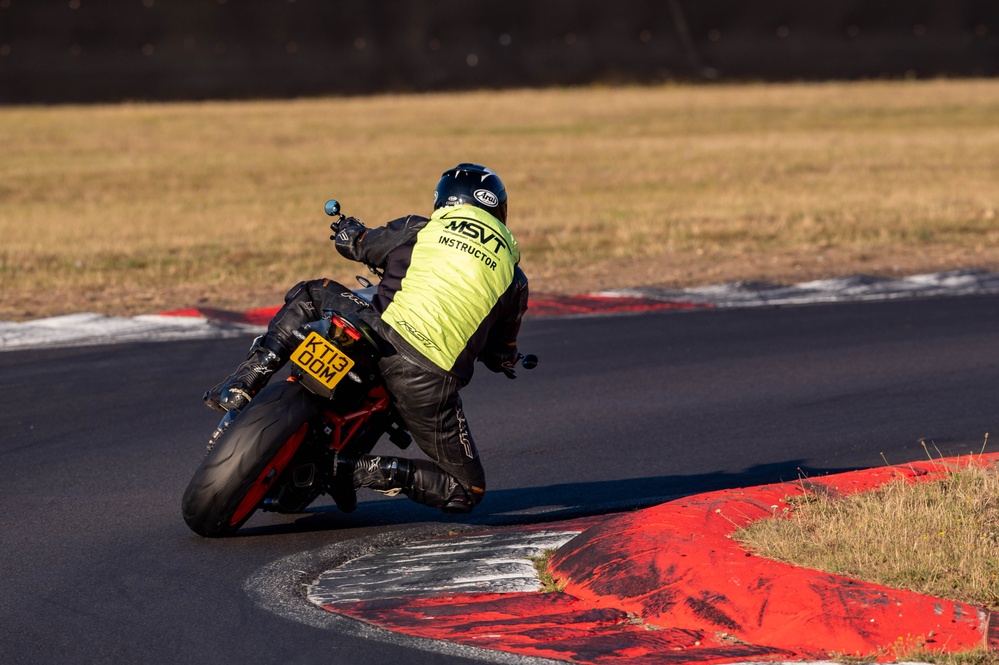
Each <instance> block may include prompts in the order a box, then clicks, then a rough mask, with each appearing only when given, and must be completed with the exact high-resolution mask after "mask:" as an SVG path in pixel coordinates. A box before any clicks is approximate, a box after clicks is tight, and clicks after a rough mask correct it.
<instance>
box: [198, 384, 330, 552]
mask: <svg viewBox="0 0 999 665" xmlns="http://www.w3.org/2000/svg"><path fill="white" fill-rule="evenodd" d="M318 413H319V409H318V407H317V405H316V403H315V399H314V398H313V397H312V396H311V394H310V393H309V392H308V391H306V390H305V389H304V388H302V386H300V385H299V384H298V383H295V382H291V381H282V382H279V383H274V384H272V385H269V386H267V387H266V388H264V389H263V390H262V391H261V392H260V394H259V395H257V396H256V397H255V398H254V399H253V400H252V401H251V402H250V403H249V404H248V405H247V406H246V407H245V408H244V409H243V411H242V413H240V414H239V415H238V416H236V418H235V419H234V420H233V421H232V423H231V424H230V425H229V427H228V429H226V430H225V432H223V434H222V435H221V436H220V437H219V439H218V441H216V442H215V446H214V447H213V448H212V450H211V452H209V453H208V455H207V456H206V457H205V459H204V460H203V461H202V462H201V466H199V467H198V470H197V471H196V472H195V473H194V477H193V478H191V482H190V483H189V484H188V486H187V490H186V491H185V492H184V498H183V500H182V502H181V510H182V512H183V515H184V521H185V522H187V525H188V526H189V527H190V528H191V530H192V531H194V532H195V533H197V534H199V535H202V536H206V537H222V536H231V535H233V534H234V533H236V531H238V530H239V528H240V527H241V526H242V525H243V524H244V523H245V522H246V520H248V519H249V518H250V516H251V515H252V514H253V513H254V512H255V511H256V509H257V508H258V507H259V506H260V503H261V502H262V501H263V499H264V497H265V496H266V494H267V493H268V491H269V490H270V489H271V487H273V485H274V483H275V482H276V481H277V480H278V479H279V478H280V477H281V473H282V472H283V471H284V469H285V467H287V465H288V463H289V462H290V461H291V458H292V457H294V455H295V453H296V452H297V450H298V448H299V446H300V445H301V443H302V441H303V440H304V439H305V436H306V435H307V434H308V429H309V425H310V423H312V422H315V420H316V417H317V416H318Z"/></svg>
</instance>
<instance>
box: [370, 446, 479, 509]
mask: <svg viewBox="0 0 999 665" xmlns="http://www.w3.org/2000/svg"><path fill="white" fill-rule="evenodd" d="M354 487H355V488H360V487H367V488H369V489H373V490H375V491H377V492H381V493H382V494H387V495H388V496H395V495H396V494H399V493H400V492H401V493H403V494H405V495H406V496H408V497H409V498H410V499H412V500H413V501H416V502H417V503H422V504H424V505H427V506H430V507H431V508H439V509H441V510H442V511H444V512H445V513H467V512H470V511H471V510H472V508H474V507H475V504H476V503H478V502H477V501H473V500H472V498H471V497H470V496H469V494H468V492H466V491H465V488H464V487H462V486H461V484H460V483H459V482H458V481H457V480H455V478H454V477H453V476H451V475H450V474H448V473H445V472H444V471H442V470H441V469H440V467H438V466H437V465H436V464H434V463H433V462H430V461H429V460H418V459H407V458H405V457H374V456H370V455H367V456H365V457H362V458H361V459H359V460H358V461H357V463H356V465H355V468H354Z"/></svg>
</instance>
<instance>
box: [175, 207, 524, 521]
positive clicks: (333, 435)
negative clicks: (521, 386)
mask: <svg viewBox="0 0 999 665" xmlns="http://www.w3.org/2000/svg"><path fill="white" fill-rule="evenodd" d="M325 210H326V214H327V215H330V216H332V217H336V218H337V220H338V221H334V222H333V223H332V224H331V225H330V228H331V229H333V230H335V229H336V228H338V223H339V222H341V221H343V220H344V219H345V216H344V215H342V214H341V213H340V204H339V203H338V202H337V201H336V200H330V201H328V202H327V203H326V207H325ZM369 268H370V269H371V270H372V271H373V272H374V273H375V274H376V275H379V276H380V274H379V273H378V271H377V269H375V268H374V267H371V266H369ZM358 280H359V282H360V283H361V285H362V287H363V288H362V289H359V290H357V291H355V293H356V294H357V295H358V296H359V297H362V298H366V299H368V300H369V301H370V299H371V297H372V296H373V291H374V287H373V286H372V284H371V282H370V281H368V280H367V279H365V278H363V277H359V278H358ZM295 337H296V339H298V340H299V344H298V346H297V347H296V348H295V350H294V351H293V352H292V354H291V357H290V363H291V368H292V371H291V376H290V377H289V378H288V379H287V380H286V381H279V382H275V383H272V384H269V385H268V386H266V387H265V388H264V389H263V390H261V391H260V393H259V394H258V395H256V397H254V398H253V399H252V400H250V402H249V404H247V405H246V406H245V407H243V409H242V410H238V411H237V410H232V411H229V412H228V413H226V414H225V416H224V417H223V418H222V421H221V422H220V423H219V425H218V427H217V428H216V429H215V432H214V433H213V434H212V436H211V438H210V439H209V443H208V452H207V454H206V456H205V458H204V460H202V462H201V465H200V466H199V467H198V469H197V471H195V473H194V476H193V477H192V478H191V481H190V483H189V484H188V486H187V490H186V491H185V492H184V497H183V500H182V512H183V515H184V521H185V522H186V523H187V525H188V526H189V527H190V528H191V530H192V531H194V532H195V533H197V534H199V535H201V536H206V537H222V536H230V535H233V534H234V533H236V531H238V530H239V528H240V527H241V526H243V524H244V523H246V521H247V520H248V519H250V516H251V515H253V514H254V513H255V512H256V511H257V510H258V509H259V510H264V511H275V512H279V513H296V512H300V511H302V510H304V509H305V508H306V507H307V506H309V505H310V504H311V503H312V502H313V501H315V500H316V499H317V498H318V497H319V496H321V495H323V494H329V495H331V496H334V497H335V496H337V492H336V490H337V488H336V487H334V485H333V483H334V473H333V470H334V465H335V464H336V460H337V456H338V455H344V456H348V457H350V458H353V459H357V458H359V457H361V456H362V455H367V454H369V453H370V452H371V451H372V449H373V448H374V447H375V445H376V444H377V443H378V441H379V440H381V438H382V437H383V436H384V435H388V440H389V441H390V442H391V443H393V444H395V445H396V446H398V447H399V448H400V449H405V448H406V447H407V446H408V445H409V444H410V442H411V440H412V439H411V437H410V435H409V433H408V432H407V431H406V427H405V424H404V423H403V422H402V420H401V419H400V418H399V416H398V414H397V413H396V411H395V409H394V407H393V406H392V401H391V399H390V398H389V395H388V392H387V391H386V389H385V386H384V384H383V383H382V381H381V378H380V376H379V374H378V358H379V344H378V342H377V337H376V333H375V332H374V331H373V330H372V329H371V328H370V326H368V324H367V323H365V322H364V321H362V320H361V319H360V318H358V317H357V316H356V315H355V314H353V313H344V312H338V311H335V310H324V311H323V313H322V318H320V319H319V320H317V321H312V322H309V323H306V324H305V325H303V326H302V327H301V328H299V329H298V330H297V331H296V332H295ZM518 363H519V364H520V366H521V367H523V368H525V369H533V368H534V367H535V366H536V365H537V357H536V356H533V355H526V356H525V355H523V354H520V355H519V357H518ZM506 373H507V376H510V377H511V378H516V375H515V373H514V372H513V371H512V370H507V371H506ZM340 482H351V479H350V478H347V479H344V480H342V481H340ZM350 492H352V488H350ZM350 492H348V494H350ZM343 494H344V493H343V492H340V495H341V496H343ZM350 495H351V496H352V494H350ZM338 505H339V504H338ZM340 508H341V510H346V511H348V512H349V511H350V510H352V509H353V507H352V506H350V505H347V506H340Z"/></svg>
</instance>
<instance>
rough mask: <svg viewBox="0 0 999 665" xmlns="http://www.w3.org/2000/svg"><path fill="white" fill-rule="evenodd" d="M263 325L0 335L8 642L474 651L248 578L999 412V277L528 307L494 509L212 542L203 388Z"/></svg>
mask: <svg viewBox="0 0 999 665" xmlns="http://www.w3.org/2000/svg"><path fill="white" fill-rule="evenodd" d="M248 342H249V339H237V340H232V339H230V340H203V341H191V342H171V343H142V344H132V345H118V346H107V347H88V348H75V349H56V350H30V351H19V352H6V353H0V387H2V391H3V392H2V396H3V399H2V403H3V407H2V409H0V469H2V470H3V473H4V477H3V480H2V482H0V497H2V500H3V504H4V505H3V509H2V511H0V540H2V549H0V552H2V561H3V568H4V570H3V574H2V575H0V662H2V663H53V662H65V663H107V662H136V663H138V662H142V663H218V664H226V663H248V662H252V663H271V662H274V663H278V662H280V663H306V662H308V663H315V662H332V663H341V662H343V663H357V664H366V663H386V662H401V663H414V664H422V663H443V662H447V663H459V662H475V660H476V657H477V654H476V653H475V652H471V653H468V652H462V651H460V650H457V651H448V650H446V649H445V650H435V649H428V648H427V646H426V645H420V644H413V643H411V642H407V641H406V640H405V639H399V640H397V639H390V638H387V637H386V636H385V635H383V634H378V633H371V632H370V631H365V630H363V629H361V628H359V627H357V626H356V625H354V624H351V623H349V622H347V621H346V620H345V621H343V622H331V623H325V624H324V623H322V622H317V621H314V620H311V619H310V617H314V616H315V614H314V612H312V610H311V609H302V610H301V611H300V612H297V611H296V610H295V608H294V607H292V608H290V609H288V608H286V611H283V612H282V611H275V609H274V608H273V607H265V606H262V605H261V604H260V603H259V602H258V601H259V600H260V598H261V594H266V593H267V592H268V590H267V589H266V588H261V586H260V585H259V584H258V585H257V586H254V585H253V584H251V582H252V581H253V580H258V581H259V580H260V579H261V578H262V576H263V577H264V578H266V571H268V570H270V569H272V568H273V567H274V566H276V565H279V564H280V562H282V561H285V562H286V561H293V562H296V563H299V564H301V565H302V566H305V567H308V566H317V571H316V572H319V569H320V567H321V566H323V565H324V564H328V563H329V561H319V560H318V559H321V558H322V557H316V556H314V553H315V552H320V551H322V552H330V551H334V550H335V551H338V552H340V553H341V555H343V553H344V552H360V551H366V550H370V549H371V548H372V547H376V546H377V545H378V544H379V543H383V542H400V541H405V540H407V539H411V538H415V537H418V536H420V535H422V534H426V533H431V532H440V531H441V530H447V529H465V528H468V527H471V528H476V527H482V526H501V525H505V524H520V523H529V522H539V521H544V520H550V519H556V518H561V517H570V516H577V515H585V514H592V513H600V512H606V511H608V510H614V509H623V508H626V507H631V506H647V505H652V504H656V503H659V502H661V501H664V500H667V499H670V498H674V497H677V496H681V495H685V494H689V493H695V492H705V491H710V490H715V489H723V488H730V487H741V486H748V485H756V484H761V483H771V482H778V481H783V480H790V479H794V478H796V477H798V475H799V474H805V475H808V476H817V475H822V474H826V473H831V472H839V471H846V470H852V469H858V468H865V467H871V466H878V465H882V464H884V462H885V460H887V461H888V462H891V463H901V462H905V461H909V460H914V459H924V458H925V457H926V452H925V451H924V449H923V447H922V445H921V444H920V441H923V440H925V441H926V442H927V444H929V445H930V448H931V451H933V454H934V455H937V454H940V455H958V454H964V453H968V452H970V451H978V450H980V449H981V447H982V443H983V440H984V438H985V434H986V432H993V433H994V432H996V431H999V430H997V427H996V426H997V425H999V422H997V421H999V411H997V409H996V404H997V401H999V400H997V397H999V395H997V392H999V296H967V297H959V298H945V299H926V300H904V301H891V302H881V303H863V304H835V305H811V306H799V307H788V308H766V309H746V310H724V311H722V310H715V311H711V310H700V311H683V312H657V313H650V314H640V315H629V316H609V317H591V318H547V319H529V320H528V321H527V322H526V323H525V326H524V329H523V332H522V338H521V342H522V343H521V346H522V348H523V349H524V350H525V351H528V352H533V353H536V354H538V355H539V356H540V357H541V364H540V365H539V366H538V368H537V369H536V370H534V371H533V372H530V373H528V372H523V371H522V372H521V378H520V379H518V380H517V381H508V380H506V379H504V378H503V377H500V376H494V375H491V374H489V373H488V372H484V371H481V372H480V373H479V374H478V375H477V377H476V380H475V381H474V382H473V384H472V385H471V386H469V388H467V389H466V390H465V392H464V393H463V397H464V402H465V407H466V411H467V413H468V416H469V419H470V422H471V426H472V429H473V432H474V433H475V436H476V440H477V443H478V445H479V449H480V452H481V453H482V455H483V458H484V461H485V464H486V468H487V473H488V477H489V483H490V485H489V491H488V493H487V496H486V499H485V501H484V502H483V503H482V504H481V505H480V506H479V508H478V509H477V511H476V513H474V514H473V515H472V516H469V517H466V518H457V517H445V516H442V515H439V514H437V513H436V512H434V511H432V510H429V509H426V508H423V507H421V506H417V505H415V504H411V503H410V502H408V501H407V500H405V499H401V498H396V499H382V498H378V499H374V498H371V497H369V496H367V495H362V496H361V500H362V503H361V506H360V507H359V509H358V510H357V512H355V513H353V514H352V515H342V514H340V513H338V512H336V510H335V509H333V508H331V507H330V505H329V504H328V503H323V504H321V505H319V506H317V507H316V508H315V509H314V510H312V511H311V512H309V513H306V514H303V515H298V516H273V515H266V514H265V515H257V516H255V517H254V518H253V519H251V521H250V522H249V523H248V524H247V526H246V527H244V529H243V530H242V532H241V533H242V535H241V536H239V537H236V538H232V539H226V540H206V539H202V538H199V537H198V536H195V535H194V534H192V533H191V532H190V531H188V530H187V527H186V526H185V525H184V523H183V520H182V519H181V517H180V510H179V504H180V496H181V494H182V492H183V490H184V488H185V487H186V484H187V481H188V480H189V478H190V476H191V474H192V473H193V471H194V469H195V468H196V467H197V465H198V463H199V461H200V459H201V456H202V454H203V450H204V442H205V440H206V437H207V436H208V434H209V433H210V431H211V430H212V429H213V427H214V425H215V423H216V420H217V419H216V417H215V415H214V414H213V413H212V412H210V411H208V410H207V409H205V408H204V407H203V406H202V405H201V403H200V395H201V393H202V392H203V390H204V389H205V388H206V387H207V386H209V385H210V384H212V383H214V382H216V381H217V380H218V379H219V378H221V377H222V376H224V375H225V374H226V373H227V372H228V371H229V370H230V369H231V368H232V366H234V364H235V363H236V362H237V361H238V360H240V359H241V358H242V355H243V352H244V349H245V347H246V345H247V344H248ZM385 445H386V448H385V450H386V451H388V450H390V449H389V448H388V447H387V444H385ZM989 449H990V450H991V449H993V446H990V448H989ZM938 451H939V453H938ZM262 571H263V572H262ZM305 572H309V571H305ZM273 591H274V593H278V594H285V595H286V596H288V595H290V597H292V598H294V592H293V591H292V592H289V591H288V590H287V589H284V590H282V589H280V588H277V589H273ZM292 604H294V603H293V602H292ZM315 612H321V611H320V610H315Z"/></svg>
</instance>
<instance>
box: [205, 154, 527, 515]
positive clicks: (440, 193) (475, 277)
mask: <svg viewBox="0 0 999 665" xmlns="http://www.w3.org/2000/svg"><path fill="white" fill-rule="evenodd" d="M506 213H507V194H506V188H505V186H504V185H503V182H502V181H501V180H500V178H499V176H498V175H497V174H496V173H495V172H493V171H492V170H490V169H488V168H486V167H484V166H481V165H478V164H470V163H462V164H459V165H457V166H455V167H454V168H451V169H448V170H447V171H445V172H444V173H443V174H442V175H441V178H440V180H439V181H438V183H437V188H436V190H435V192H434V210H433V213H432V214H431V216H430V217H429V218H426V217H421V216H418V215H408V216H406V217H402V218H399V219H396V220H394V221H392V222H389V223H388V224H386V225H385V226H382V227H378V228H371V229H369V228H367V227H365V226H364V224H362V223H361V222H360V221H359V220H357V219H355V218H353V217H348V218H345V219H344V220H343V221H342V222H341V223H340V224H339V225H336V226H335V227H334V231H335V236H334V237H335V244H336V248H337V251H338V252H339V253H340V254H342V255H343V256H345V257H347V258H349V259H352V260H354V261H359V262H362V263H365V264H368V265H370V266H373V267H374V268H376V269H378V270H379V271H381V272H382V273H383V275H382V280H381V282H380V283H379V285H378V290H377V294H376V296H375V298H374V300H373V302H372V303H371V305H368V303H366V302H364V301H363V300H361V299H360V298H358V297H357V296H356V295H355V294H353V293H352V292H351V291H350V289H348V288H346V287H345V286H343V285H341V284H338V283H337V282H334V281H331V280H327V279H320V280H312V281H308V282H301V283H299V284H297V285H296V286H295V287H294V288H292V289H291V291H289V292H288V294H287V296H285V304H284V306H283V307H282V308H281V309H280V310H279V311H278V312H277V314H276V315H275V316H274V318H273V319H272V320H271V322H270V324H269V325H268V330H267V333H266V334H264V335H263V336H262V337H260V338H258V339H257V340H255V342H254V344H253V345H252V346H251V348H250V353H249V355H248V356H247V359H246V360H245V361H244V362H243V363H242V364H241V365H239V367H237V369H236V371H235V372H234V373H233V374H232V375H230V376H229V377H228V378H226V379H225V380H224V381H222V382H221V383H219V384H218V385H217V386H215V387H214V388H212V389H211V390H209V391H208V392H206V393H205V398H204V399H205V402H206V404H208V406H210V407H211V408H214V409H216V410H219V411H221V412H223V413H224V412H226V411H228V410H229V409H234V408H235V409H241V408H242V407H243V406H245V405H246V404H247V403H248V402H249V400H250V399H252V398H253V396H254V395H256V394H257V393H258V392H259V391H260V389H261V388H263V386H264V385H265V384H266V383H267V381H268V379H269V378H270V376H271V375H272V374H273V373H274V372H276V371H277V370H278V369H280V368H281V366H283V365H284V363H285V362H286V361H287V359H288V357H289V355H290V353H291V351H292V350H293V349H294V348H295V346H297V343H298V340H297V339H295V337H294V336H293V332H294V331H295V330H296V329H298V328H299V327H300V326H301V325H302V324H304V323H306V322H308V321H313V320H316V319H317V318H319V317H320V315H321V314H320V313H321V312H322V311H323V310H324V309H334V310H338V311H341V312H344V311H346V312H353V313H356V314H357V315H358V316H359V317H360V318H361V319H362V320H364V321H366V322H368V323H369V324H370V325H371V326H372V327H373V328H374V330H376V331H377V333H378V334H379V336H380V337H381V340H380V341H382V342H384V349H383V355H382V357H381V358H380V360H379V370H380V373H381V376H382V377H383V379H384V381H385V385H386V387H387V389H388V391H389V393H390V395H391V396H392V400H393V404H394V406H395V409H396V411H397V412H398V414H399V416H400V417H401V418H402V420H403V422H404V423H405V425H406V428H407V429H408V430H409V432H410V434H411V435H412V436H413V439H414V440H415V441H416V442H417V444H418V445H419V447H420V449H421V450H422V451H423V452H424V453H425V454H426V456H427V457H428V458H429V459H428V460H423V459H408V458H402V457H385V456H371V455H369V456H365V457H362V458H361V459H359V460H352V459H344V458H342V457H340V456H338V457H337V459H336V463H335V469H334V482H333V488H332V492H331V493H332V494H333V498H334V499H335V500H336V503H337V505H338V506H339V507H340V508H341V509H344V510H348V511H349V510H353V508H354V506H356V495H355V490H356V489H358V488H361V487H368V488H371V489H374V490H378V491H381V492H385V493H387V494H395V493H398V492H402V493H404V494H406V495H407V496H408V497H409V498H411V499H413V500H414V501H417V502H419V503H423V504H426V505H429V506H432V507H435V508H440V509H441V510H443V511H445V512H456V513H467V512H469V511H470V510H472V509H473V508H474V507H475V506H476V505H477V504H478V503H479V502H480V501H481V500H482V496H483V494H484V493H485V487H486V483H485V474H484V471H483V468H482V463H481V461H480V459H479V453H478V450H477V449H476V446H475V442H474V440H473V438H472V435H471V432H470V431H469V428H468V423H467V421H466V419H465V414H464V411H463V409H462V404H461V398H460V397H459V394H458V391H459V390H460V389H461V388H463V387H464V386H465V385H467V383H468V382H469V380H470V379H471V378H472V372H473V365H474V362H475V361H476V360H479V361H481V362H482V363H483V364H485V365H486V367H488V368H489V369H490V370H492V371H494V372H506V373H507V374H508V376H512V369H513V367H514V365H515V363H516V361H517V359H518V357H519V353H518V350H517V334H518V332H519V330H520V322H521V318H522V317H523V315H524V312H525V311H526V310H527V292H528V286H527V277H526V276H525V275H524V273H523V271H522V270H521V269H520V266H519V265H518V264H519V261H520V250H519V248H518V246H517V241H516V240H515V239H514V237H513V235H512V234H511V233H510V231H509V229H508V228H507V227H506Z"/></svg>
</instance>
